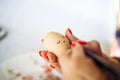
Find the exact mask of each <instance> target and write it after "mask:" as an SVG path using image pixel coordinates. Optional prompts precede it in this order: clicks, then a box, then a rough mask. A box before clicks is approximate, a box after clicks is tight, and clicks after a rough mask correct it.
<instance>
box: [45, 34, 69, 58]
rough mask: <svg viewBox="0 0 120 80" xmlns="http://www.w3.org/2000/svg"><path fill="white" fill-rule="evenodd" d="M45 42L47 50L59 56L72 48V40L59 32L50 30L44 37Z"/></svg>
mask: <svg viewBox="0 0 120 80" xmlns="http://www.w3.org/2000/svg"><path fill="white" fill-rule="evenodd" d="M43 44H44V46H45V48H46V50H47V51H50V52H52V53H54V54H55V55H56V56H58V57H59V56H61V55H62V54H64V53H65V52H66V51H67V50H68V49H70V41H69V40H68V39H67V38H66V36H64V35H62V34H60V33H58V32H48V33H47V34H46V35H45V37H44V38H43Z"/></svg>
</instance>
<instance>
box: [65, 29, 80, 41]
mask: <svg viewBox="0 0 120 80" xmlns="http://www.w3.org/2000/svg"><path fill="white" fill-rule="evenodd" d="M65 35H66V37H67V38H68V39H69V41H70V42H72V41H76V40H78V38H77V37H75V36H74V35H73V33H72V31H71V30H70V28H67V30H66V31H65Z"/></svg>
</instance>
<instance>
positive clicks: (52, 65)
mask: <svg viewBox="0 0 120 80" xmlns="http://www.w3.org/2000/svg"><path fill="white" fill-rule="evenodd" d="M50 67H51V68H52V69H55V70H57V71H58V72H60V73H62V71H61V67H60V65H59V63H57V62H55V63H50Z"/></svg>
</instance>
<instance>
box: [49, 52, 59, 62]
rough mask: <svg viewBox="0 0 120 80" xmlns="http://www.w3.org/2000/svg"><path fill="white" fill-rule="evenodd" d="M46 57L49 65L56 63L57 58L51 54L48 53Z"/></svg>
mask: <svg viewBox="0 0 120 80" xmlns="http://www.w3.org/2000/svg"><path fill="white" fill-rule="evenodd" d="M47 55H48V58H49V62H50V63H53V62H58V60H57V56H56V55H54V54H53V53H51V52H48V53H47Z"/></svg>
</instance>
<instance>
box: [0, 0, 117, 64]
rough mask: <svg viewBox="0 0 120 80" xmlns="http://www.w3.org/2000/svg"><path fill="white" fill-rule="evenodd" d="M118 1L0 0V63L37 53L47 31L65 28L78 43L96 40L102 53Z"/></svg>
mask: <svg viewBox="0 0 120 80" xmlns="http://www.w3.org/2000/svg"><path fill="white" fill-rule="evenodd" d="M117 7H118V0H0V26H1V27H3V28H5V29H6V30H7V31H8V35H7V36H6V37H5V38H4V39H3V40H1V41H0V63H1V62H3V61H4V60H6V59H8V58H11V57H13V56H15V55H19V54H24V53H26V52H33V53H34V52H38V51H39V50H41V49H44V46H43V45H42V43H41V39H42V38H43V36H44V35H45V34H46V33H47V32H49V31H57V32H60V33H62V34H64V32H65V29H66V28H67V27H69V28H71V30H72V31H73V33H74V35H76V36H78V37H79V38H80V39H82V40H86V41H89V40H93V39H95V40H98V41H99V42H100V44H101V46H102V50H103V52H105V53H109V50H110V46H111V44H112V42H113V41H114V33H115V26H116V14H117Z"/></svg>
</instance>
